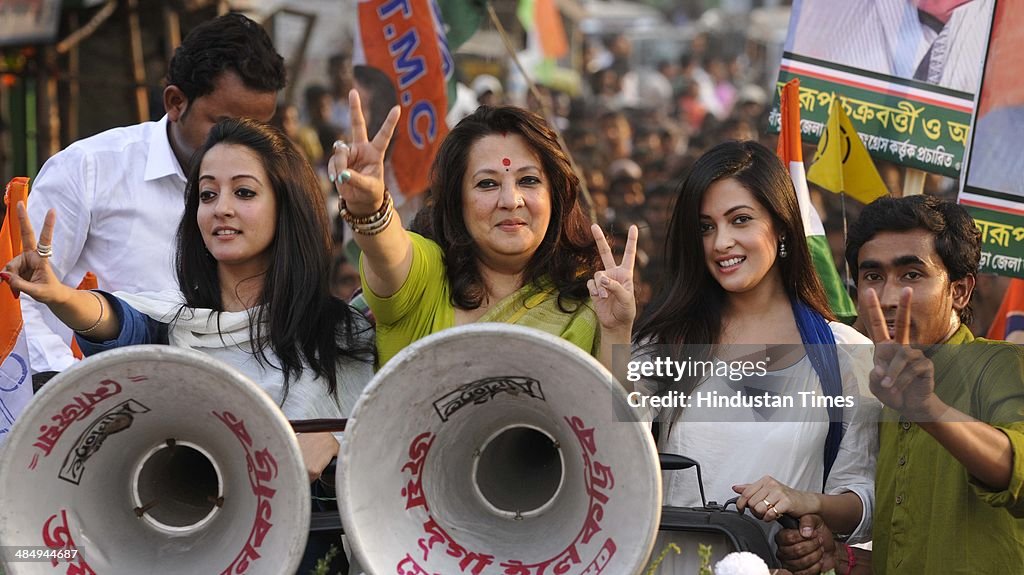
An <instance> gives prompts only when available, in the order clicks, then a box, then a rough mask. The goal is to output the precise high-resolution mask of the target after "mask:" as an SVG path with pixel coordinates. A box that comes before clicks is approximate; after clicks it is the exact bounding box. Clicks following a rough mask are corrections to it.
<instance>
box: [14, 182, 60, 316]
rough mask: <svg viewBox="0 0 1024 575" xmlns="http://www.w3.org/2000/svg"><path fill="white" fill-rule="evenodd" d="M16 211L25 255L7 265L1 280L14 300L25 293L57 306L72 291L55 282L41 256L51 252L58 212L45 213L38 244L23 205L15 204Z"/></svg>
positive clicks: (55, 278) (57, 281)
mask: <svg viewBox="0 0 1024 575" xmlns="http://www.w3.org/2000/svg"><path fill="white" fill-rule="evenodd" d="M17 210H18V222H19V223H20V224H21V245H22V248H23V249H24V251H23V252H22V253H21V254H19V255H17V256H15V257H14V258H13V259H12V260H11V261H9V262H7V265H6V266H4V269H3V272H0V279H2V280H3V281H6V282H7V283H8V284H10V286H11V291H13V292H14V295H15V297H17V296H18V295H19V294H20V293H21V292H25V293H27V294H28V295H30V296H32V298H33V299H35V300H36V301H38V302H40V303H44V304H49V303H54V302H58V301H60V300H61V299H62V297H63V296H65V295H66V293H67V291H69V290H71V288H69V287H67V286H66V285H64V284H62V283H60V280H58V279H57V276H56V275H55V274H54V273H53V270H52V269H51V268H50V263H49V257H48V256H46V257H44V256H42V255H40V252H41V253H44V254H45V253H46V250H47V249H52V248H51V246H52V245H53V226H54V224H55V223H56V221H57V212H56V211H54V210H50V211H49V212H47V213H46V219H45V220H44V221H43V230H42V232H40V233H39V242H38V244H37V243H36V238H35V231H34V230H33V229H32V222H30V221H29V220H28V212H27V211H26V210H25V204H24V203H23V202H18V206H17Z"/></svg>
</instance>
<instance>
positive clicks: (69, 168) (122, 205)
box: [22, 14, 285, 373]
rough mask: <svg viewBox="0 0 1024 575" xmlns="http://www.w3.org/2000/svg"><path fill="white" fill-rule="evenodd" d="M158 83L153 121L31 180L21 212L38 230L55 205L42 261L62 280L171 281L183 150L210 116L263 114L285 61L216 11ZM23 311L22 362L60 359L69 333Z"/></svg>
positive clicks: (54, 365)
mask: <svg viewBox="0 0 1024 575" xmlns="http://www.w3.org/2000/svg"><path fill="white" fill-rule="evenodd" d="M166 84H167V87H166V88H164V93H163V100H164V109H165V110H166V112H167V113H166V115H165V116H164V117H163V118H162V119H161V120H160V121H159V122H144V123H142V124H137V125H134V126H128V127H123V128H114V129H112V130H108V131H106V132H103V133H101V134H97V135H95V136H92V137H90V138H86V139H84V140H80V141H78V142H75V143H74V144H72V145H70V146H68V148H67V149H65V150H63V151H62V152H60V153H58V154H57V155H55V156H53V157H51V158H50V159H49V160H48V161H47V162H46V164H45V165H43V168H42V170H40V172H39V175H38V177H37V178H36V179H35V180H34V182H33V184H32V191H31V193H30V194H29V200H28V213H29V219H30V220H31V221H32V222H33V224H34V226H35V227H36V228H37V229H39V228H41V227H42V223H43V219H44V217H45V215H46V212H47V211H48V210H49V209H50V208H55V209H56V211H57V224H56V227H55V229H54V236H53V257H52V258H51V260H50V265H51V266H52V267H53V271H54V273H56V274H57V277H58V278H59V279H60V280H61V281H62V282H64V283H66V284H68V285H70V286H77V285H78V284H79V283H80V282H81V280H82V278H83V277H84V275H85V273H86V272H88V271H92V272H93V273H94V274H96V276H97V278H98V281H99V287H100V289H103V290H108V291H127V292H142V291H153V290H162V289H168V288H170V289H173V288H175V287H177V284H178V281H177V275H176V273H175V270H174V245H175V243H174V242H175V234H176V233H177V230H178V223H179V221H180V220H181V215H182V213H183V211H184V207H185V195H184V193H185V181H186V177H187V174H188V172H189V168H190V159H191V157H192V154H193V153H194V152H195V150H196V149H197V148H199V147H200V146H202V144H203V142H204V141H205V139H206V135H207V133H208V132H209V130H210V128H211V127H212V126H213V125H214V124H215V123H216V122H217V121H219V120H221V119H224V118H229V117H250V118H255V119H258V120H262V121H269V120H270V118H271V116H273V114H274V109H275V108H276V100H277V92H278V91H279V90H280V89H281V88H283V87H284V85H285V71H284V61H283V59H282V58H281V56H280V55H279V54H277V52H276V51H275V50H274V46H273V44H272V43H271V41H270V38H269V36H268V35H267V33H266V31H265V30H264V29H263V28H262V27H261V26H260V25H259V24H257V23H256V22H253V21H252V20H250V19H248V18H246V17H245V16H242V15H241V14H227V15H224V16H221V17H219V18H216V19H214V20H211V21H209V22H205V23H203V24H201V25H200V26H198V27H196V28H195V29H194V30H193V31H192V32H191V33H189V35H188V36H187V37H186V38H185V40H184V42H182V44H181V46H180V47H179V48H178V49H177V50H176V51H175V53H174V56H173V57H172V58H171V62H170V65H169V66H168V72H167V78H166ZM22 311H23V314H24V317H25V325H26V332H27V335H28V338H29V339H28V342H29V355H30V360H31V365H32V369H33V371H34V372H36V373H38V372H43V371H61V370H63V369H65V368H67V367H68V366H70V365H71V364H72V362H73V361H74V357H73V356H72V354H71V349H70V348H69V345H70V341H71V332H70V330H68V329H67V328H66V327H65V326H63V324H61V323H60V322H59V321H58V320H57V319H56V318H55V317H53V315H52V314H51V313H50V312H49V310H47V309H46V307H45V306H41V305H39V304H37V303H36V302H33V301H32V300H31V298H28V297H27V296H26V297H25V298H23V301H22Z"/></svg>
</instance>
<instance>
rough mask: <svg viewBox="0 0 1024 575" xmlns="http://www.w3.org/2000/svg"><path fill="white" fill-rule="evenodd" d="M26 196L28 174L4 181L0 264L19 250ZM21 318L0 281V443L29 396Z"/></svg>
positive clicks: (8, 289) (7, 287) (15, 302)
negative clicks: (21, 210) (21, 211)
mask: <svg viewBox="0 0 1024 575" xmlns="http://www.w3.org/2000/svg"><path fill="white" fill-rule="evenodd" d="M27 198H28V178H15V179H13V180H11V183H9V184H7V191H6V192H5V193H4V202H5V203H6V205H7V212H6V215H5V216H4V221H3V225H2V226H0V268H2V267H3V266H5V265H7V262H9V261H11V259H12V258H13V257H14V256H15V255H17V254H20V253H21V226H20V225H19V224H18V215H17V210H16V209H15V208H16V206H17V205H18V202H24V201H25V200H26V199H27ZM23 327H24V322H23V321H22V319H21V304H20V303H19V301H18V299H17V298H15V297H14V293H13V292H11V286H10V285H9V284H8V283H7V282H2V283H0V444H2V443H3V441H4V438H5V437H6V436H7V433H8V432H9V431H10V430H11V426H13V425H14V420H15V418H17V417H18V414H19V413H21V411H22V410H23V409H24V408H25V406H26V405H28V402H29V401H31V400H32V375H31V374H32V370H30V369H29V365H28V344H27V342H26V341H25V332H24V330H23Z"/></svg>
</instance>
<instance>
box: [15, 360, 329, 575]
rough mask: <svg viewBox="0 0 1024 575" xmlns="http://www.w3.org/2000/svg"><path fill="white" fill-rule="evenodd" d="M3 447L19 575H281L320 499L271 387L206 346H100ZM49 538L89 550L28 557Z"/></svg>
mask: <svg viewBox="0 0 1024 575" xmlns="http://www.w3.org/2000/svg"><path fill="white" fill-rule="evenodd" d="M3 449H4V450H3V452H2V453H0V478H2V479H0V546H4V547H3V552H4V555H5V556H4V557H3V559H4V560H5V561H6V565H5V567H6V569H7V573H8V575H21V574H35V573H40V574H42V573H46V574H48V575H49V574H52V573H54V572H55V569H58V571H56V572H60V573H63V572H67V573H95V574H99V575H106V574H111V573H131V574H139V573H160V574H177V573H181V574H188V575H194V574H196V573H214V574H216V573H221V574H225V575H226V574H241V573H250V574H257V573H261V574H262V573H266V574H273V575H281V574H282V573H293V572H294V571H295V569H296V568H297V567H298V564H299V561H300V560H301V558H302V553H303V550H304V548H305V545H306V537H307V536H308V530H309V516H310V500H309V484H308V478H307V475H306V472H305V468H304V466H303V464H302V456H301V453H300V452H299V446H298V442H297V441H296V440H295V435H294V433H292V430H291V428H290V427H289V425H288V421H287V420H286V419H285V418H284V415H283V414H282V413H281V411H280V409H278V407H277V405H275V404H274V402H273V401H272V400H271V398H270V397H269V396H268V395H267V394H266V393H264V392H263V391H262V390H260V389H259V388H258V387H257V386H256V385H255V384H254V383H252V382H251V381H249V380H248V379H247V378H246V377H245V376H243V375H242V374H241V373H239V372H237V371H235V370H234V369H232V368H230V367H228V366H227V365H224V364H222V363H220V362H218V361H216V360H214V359H211V358H210V357H209V356H207V355H205V354H201V353H198V352H194V351H187V350H182V349H177V348H173V347H169V346H136V347H127V348H122V349H117V350H112V351H107V352H104V353H101V354H98V355H96V356H94V357H91V358H88V359H86V360H85V361H83V362H81V363H79V364H78V365H76V366H74V367H72V368H70V369H68V370H67V371H65V372H64V373H61V374H60V375H58V376H57V377H55V378H53V379H52V380H51V381H49V382H48V383H47V384H46V385H45V386H44V387H43V388H42V390H40V392H39V394H38V395H37V396H36V397H35V398H33V400H32V403H31V404H29V406H28V407H27V408H26V410H25V411H24V412H23V413H22V414H21V416H20V417H19V418H18V421H17V422H16V424H15V425H14V428H13V429H12V430H11V432H10V434H9V435H8V436H7V440H6V444H5V446H4V448H3ZM43 547H51V548H62V549H74V550H75V551H77V553H75V554H74V556H72V554H71V553H70V552H65V553H60V554H51V555H53V557H52V559H45V560H43V561H42V562H39V561H36V562H30V561H24V553H25V552H27V551H29V550H30V548H37V549H38V548H43ZM19 552H20V553H22V555H23V556H22V557H21V558H19V557H15V556H14V554H15V553H19Z"/></svg>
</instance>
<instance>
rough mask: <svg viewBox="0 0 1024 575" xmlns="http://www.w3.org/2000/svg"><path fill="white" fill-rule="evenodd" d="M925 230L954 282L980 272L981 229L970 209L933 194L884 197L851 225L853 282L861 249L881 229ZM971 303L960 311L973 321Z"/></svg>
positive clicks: (849, 252)
mask: <svg viewBox="0 0 1024 575" xmlns="http://www.w3.org/2000/svg"><path fill="white" fill-rule="evenodd" d="M911 230H925V231H927V232H928V233H930V234H932V236H933V237H934V239H935V251H936V253H938V254H939V257H940V258H941V259H942V264H943V265H944V266H945V267H946V273H947V274H949V280H950V281H951V282H954V281H957V280H960V279H963V278H965V277H967V276H968V275H977V273H978V263H979V262H980V261H981V232H980V231H979V230H978V228H977V226H976V225H975V224H974V219H973V218H971V215H970V214H969V213H967V210H966V209H964V208H963V207H962V206H960V205H958V204H954V203H953V202H949V201H946V200H940V199H939V198H936V197H934V196H925V195H919V196H908V197H905V198H892V197H883V198H880V199H878V200H875V201H874V202H872V203H870V204H868V205H867V206H866V207H865V208H864V211H862V212H861V214H860V218H858V219H857V221H855V222H854V223H853V225H852V226H850V229H849V231H848V233H847V239H846V262H847V263H848V264H850V270H851V273H852V274H853V278H854V282H856V281H857V277H858V266H857V258H858V256H859V255H860V248H861V246H863V245H864V244H865V243H867V242H868V241H870V240H871V239H872V238H873V237H875V236H876V235H877V234H879V233H882V232H906V231H911ZM971 317H972V313H971V306H970V304H968V305H967V306H966V307H965V308H964V309H963V310H961V312H960V320H961V321H962V322H963V323H965V324H966V323H970V321H971Z"/></svg>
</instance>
